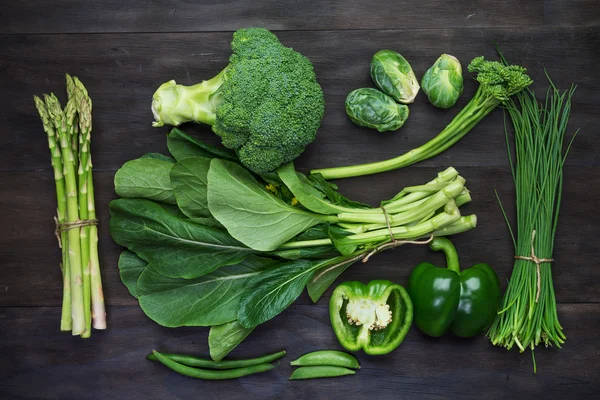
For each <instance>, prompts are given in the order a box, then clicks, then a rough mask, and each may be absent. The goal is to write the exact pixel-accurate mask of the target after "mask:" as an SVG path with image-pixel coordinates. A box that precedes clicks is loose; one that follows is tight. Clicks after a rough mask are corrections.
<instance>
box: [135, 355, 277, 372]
mask: <svg viewBox="0 0 600 400" xmlns="http://www.w3.org/2000/svg"><path fill="white" fill-rule="evenodd" d="M161 354H162V355H163V356H165V357H168V358H170V359H171V360H173V361H176V362H178V363H180V364H184V365H189V366H190V367H202V368H209V369H232V368H242V367H251V366H253V365H258V364H264V363H270V362H273V361H275V360H278V359H280V358H281V357H283V356H285V354H286V353H285V350H282V351H278V352H277V353H273V354H267V355H266V356H262V357H256V358H250V359H247V360H224V361H213V360H207V359H205V358H200V357H195V356H188V355H185V354H167V353H161ZM146 358H147V359H148V360H150V361H158V359H157V357H156V356H155V355H154V353H150V354H148V356H147V357H146Z"/></svg>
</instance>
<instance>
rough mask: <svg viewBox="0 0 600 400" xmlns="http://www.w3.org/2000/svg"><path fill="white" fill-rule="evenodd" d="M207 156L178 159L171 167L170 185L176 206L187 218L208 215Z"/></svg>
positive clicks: (208, 163)
mask: <svg viewBox="0 0 600 400" xmlns="http://www.w3.org/2000/svg"><path fill="white" fill-rule="evenodd" d="M209 167H210V159H209V158H200V157H190V158H186V159H184V160H181V161H179V162H178V163H177V164H175V165H174V166H173V168H172V169H171V174H170V177H171V185H172V186H173V193H174V195H175V200H176V201H177V206H178V207H179V209H180V210H181V211H182V212H183V213H184V214H185V215H186V216H188V217H189V218H206V217H210V215H211V214H210V211H209V210H208V200H207V198H206V185H207V183H208V177H207V175H208V169H209Z"/></svg>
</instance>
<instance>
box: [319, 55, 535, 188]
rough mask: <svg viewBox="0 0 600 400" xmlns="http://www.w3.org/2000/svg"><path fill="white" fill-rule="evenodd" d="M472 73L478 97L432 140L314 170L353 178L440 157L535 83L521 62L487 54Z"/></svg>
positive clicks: (474, 63) (474, 64)
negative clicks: (394, 154)
mask: <svg viewBox="0 0 600 400" xmlns="http://www.w3.org/2000/svg"><path fill="white" fill-rule="evenodd" d="M469 72H472V73H473V72H475V73H477V78H476V79H477V81H478V82H479V88H478V89H477V92H476V93H475V96H473V98H472V99H471V100H470V101H469V103H468V104H467V105H466V106H465V108H463V109H462V110H461V111H460V112H459V113H458V114H457V115H456V116H455V117H454V119H453V120H452V121H451V122H450V123H449V124H448V125H447V126H446V128H444V130H443V131H442V132H440V133H439V134H438V135H437V136H436V137H434V138H433V139H431V140H430V141H429V142H427V143H425V144H424V145H422V146H420V147H417V148H416V149H413V150H411V151H409V152H407V153H404V154H402V155H400V156H398V157H395V158H391V159H389V160H385V161H377V162H373V163H369V164H361V165H352V166H346V167H336V168H325V169H316V170H313V171H311V173H313V174H317V173H319V174H321V175H322V176H323V178H325V179H340V178H350V177H353V176H362V175H370V174H376V173H378V172H386V171H391V170H394V169H398V168H404V167H406V166H409V165H411V164H415V163H417V162H419V161H423V160H426V159H428V158H431V157H433V156H436V155H438V154H439V153H441V152H442V151H444V150H446V149H448V148H449V147H450V146H452V145H454V144H455V143H456V142H458V141H459V140H460V139H461V138H462V137H463V136H465V135H466V134H467V133H468V132H469V131H470V130H471V129H473V127H475V125H477V123H479V121H481V120H482V119H483V118H485V116H486V115H488V114H489V113H490V112H491V111H492V110H493V109H495V108H496V107H497V106H499V105H500V104H502V102H504V101H505V100H508V99H509V98H510V96H512V95H514V94H516V93H518V92H520V91H521V90H523V89H524V88H526V87H527V86H529V85H530V84H531V83H532V80H531V78H529V76H528V75H526V74H525V73H526V72H527V70H526V69H525V68H523V67H521V66H518V65H509V66H505V65H503V64H501V63H499V62H497V61H486V60H484V58H483V57H477V58H475V59H474V60H473V61H472V62H471V64H470V65H469Z"/></svg>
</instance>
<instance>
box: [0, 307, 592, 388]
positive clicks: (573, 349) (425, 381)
mask: <svg viewBox="0 0 600 400" xmlns="http://www.w3.org/2000/svg"><path fill="white" fill-rule="evenodd" d="M108 312H109V321H108V322H109V326H110V329H109V330H107V331H104V332H94V333H93V334H92V338H91V339H89V340H82V339H79V338H73V337H71V336H69V334H66V333H60V332H57V328H58V326H57V322H58V319H59V310H58V308H46V307H44V308H21V307H5V308H0V341H1V343H2V346H1V347H0V397H2V398H6V399H25V398H28V399H29V398H36V399H40V400H41V399H44V400H54V399H57V400H58V399H60V400H62V399H65V398H86V399H106V398H123V399H133V398H136V399H137V398H140V399H149V398H159V399H164V400H167V399H187V398H196V397H198V393H202V397H205V398H223V399H244V400H247V399H265V398H284V399H289V398H302V399H308V398H343V399H364V398H370V397H371V395H372V393H373V392H376V393H377V397H378V398H398V396H400V397H401V398H403V399H417V398H418V399H422V398H430V399H441V398H458V397H460V398H464V399H480V398H482V397H485V398H487V399H504V398H523V399H525V398H552V399H553V398H556V399H558V398H575V397H577V398H595V397H596V398H597V396H598V395H599V394H600V370H599V369H598V368H596V364H597V357H598V354H597V352H598V348H597V343H598V340H597V337H596V336H595V335H593V334H590V333H591V332H592V331H593V329H594V328H595V327H597V326H598V325H599V324H600V305H598V304H571V305H561V306H560V307H559V310H558V312H559V316H560V318H561V323H562V324H563V326H564V330H565V332H566V335H567V337H568V339H567V342H566V344H565V345H564V346H563V348H562V349H560V350H559V349H555V348H550V349H544V348H541V349H539V350H538V351H536V361H537V365H538V373H537V375H534V374H533V373H532V363H531V356H530V354H529V352H526V353H524V354H519V353H518V352H517V351H516V350H514V349H513V350H512V351H511V352H507V351H506V350H504V349H502V348H495V347H492V346H491V345H490V343H489V342H488V341H487V340H484V339H477V338H473V339H470V340H464V339H459V338H456V337H452V336H448V337H443V338H440V339H431V338H427V337H425V336H424V335H423V334H422V333H420V332H418V331H417V329H416V328H415V327H414V326H413V328H412V329H411V331H410V333H409V335H408V336H407V338H406V339H405V341H404V342H403V343H402V345H401V346H400V347H399V348H398V349H397V350H395V351H394V352H393V353H391V354H388V355H385V356H371V357H369V356H366V355H364V354H363V353H358V354H356V355H357V357H358V359H359V361H360V363H361V369H360V370H359V371H358V372H357V374H356V375H355V376H353V377H344V378H336V379H322V380H314V381H310V382H306V381H304V382H302V381H300V382H289V381H288V379H287V378H288V377H289V375H290V374H291V372H292V368H291V367H290V366H289V364H288V362H289V361H291V360H293V359H294V358H296V357H298V356H300V355H302V354H305V353H307V352H309V351H314V350H320V349H341V348H340V346H339V344H338V342H337V340H336V338H335V336H334V334H333V332H332V330H331V326H330V323H329V315H328V310H327V307H326V305H325V304H322V305H317V306H292V307H291V308H290V309H289V310H287V311H285V312H284V313H283V314H281V315H280V316H278V317H276V318H275V319H274V320H272V321H270V322H267V323H266V324H264V325H261V326H259V327H258V328H257V329H256V330H255V332H253V333H252V334H251V335H250V336H249V337H248V339H247V340H246V342H244V343H242V344H241V345H240V347H239V348H237V349H235V350H234V351H233V353H232V354H231V358H248V357H253V356H258V355H262V354H265V353H269V352H274V351H278V350H281V349H286V350H287V351H288V355H287V356H286V357H285V358H284V359H283V360H282V361H281V364H280V365H279V367H277V368H276V369H274V370H273V371H270V372H267V373H264V374H260V375H254V376H249V377H245V378H241V379H237V380H233V381H200V380H194V379H191V378H185V377H182V376H179V375H177V374H175V373H173V372H171V371H169V370H167V369H166V368H164V367H163V366H161V365H158V364H154V363H151V362H150V361H147V360H145V359H144V357H145V355H146V354H148V352H150V351H151V350H152V349H159V350H163V351H171V352H183V353H192V354H200V355H205V356H207V355H208V349H207V345H206V341H207V332H208V330H207V329H205V328H181V329H166V328H161V327H159V326H158V325H156V324H155V323H153V322H152V321H150V320H148V319H147V318H146V317H145V316H144V315H143V314H142V312H141V311H140V310H139V308H138V307H135V306H130V307H126V306H121V307H110V308H109V309H108ZM34 382H35V384H33V383H34Z"/></svg>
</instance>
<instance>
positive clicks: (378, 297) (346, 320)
mask: <svg viewBox="0 0 600 400" xmlns="http://www.w3.org/2000/svg"><path fill="white" fill-rule="evenodd" d="M329 316H330V318H331V326H332V327H333V331H334V332H335V335H336V336H337V338H338V340H339V342H340V344H341V345H342V346H344V348H346V349H347V350H350V351H358V350H361V349H362V350H364V352H365V353H367V354H370V355H379V354H387V353H389V352H390V351H392V350H394V349H395V348H396V347H398V346H399V345H400V343H402V340H404V338H405V337H406V334H407V333H408V330H409V329H410V325H411V323H412V319H413V305H412V302H411V300H410V296H409V295H408V292H407V291H406V290H405V289H404V288H403V287H402V286H400V285H396V284H394V283H392V282H390V281H386V280H376V281H371V282H369V284H368V285H365V284H363V283H361V282H345V283H342V284H341V285H339V286H338V287H336V288H335V290H334V291H333V294H332V295H331V300H330V302H329Z"/></svg>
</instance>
